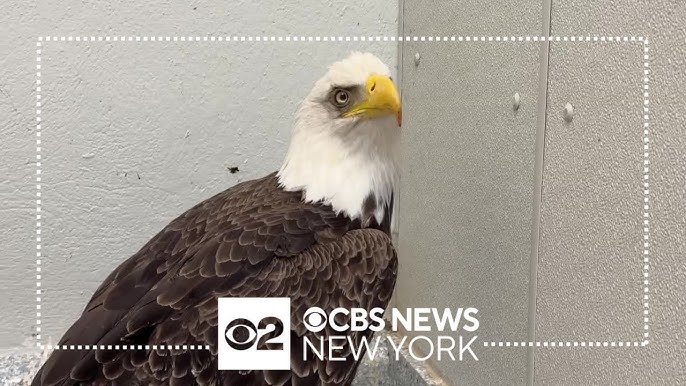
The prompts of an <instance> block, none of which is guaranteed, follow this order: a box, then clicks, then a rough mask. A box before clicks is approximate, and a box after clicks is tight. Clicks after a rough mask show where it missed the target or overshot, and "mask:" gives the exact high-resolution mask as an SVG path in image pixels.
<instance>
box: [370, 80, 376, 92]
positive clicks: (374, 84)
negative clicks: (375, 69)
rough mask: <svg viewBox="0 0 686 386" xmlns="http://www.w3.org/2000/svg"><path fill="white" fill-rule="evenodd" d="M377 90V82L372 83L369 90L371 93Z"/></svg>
mask: <svg viewBox="0 0 686 386" xmlns="http://www.w3.org/2000/svg"><path fill="white" fill-rule="evenodd" d="M375 88H376V82H374V83H372V87H371V88H370V89H369V91H370V92H374V89H375Z"/></svg>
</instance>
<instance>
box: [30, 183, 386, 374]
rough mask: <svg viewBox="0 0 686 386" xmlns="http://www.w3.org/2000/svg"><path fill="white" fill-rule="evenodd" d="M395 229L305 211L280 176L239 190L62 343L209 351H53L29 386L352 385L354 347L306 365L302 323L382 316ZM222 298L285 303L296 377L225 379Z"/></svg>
mask: <svg viewBox="0 0 686 386" xmlns="http://www.w3.org/2000/svg"><path fill="white" fill-rule="evenodd" d="M367 206H370V205H367ZM366 210H367V211H369V212H370V213H371V211H373V210H374V207H373V205H371V206H370V208H366ZM390 212H391V209H390V208H388V210H386V213H387V214H389V213H390ZM389 224H390V216H389V215H387V216H386V219H385V220H384V221H383V223H382V224H377V223H376V222H375V221H374V220H371V221H369V217H367V218H366V219H363V220H351V219H350V218H348V217H346V216H344V215H337V214H336V213H335V212H334V211H332V209H331V207H329V206H327V205H321V204H306V203H303V202H302V193H301V192H286V191H284V190H283V189H281V188H280V187H279V185H278V181H277V178H276V175H275V174H270V175H268V176H266V177H264V178H261V179H257V180H253V181H247V182H244V183H241V184H239V185H236V186H234V187H232V188H230V189H228V190H226V191H224V192H222V193H219V194H218V195H216V196H214V197H212V198H210V199H208V200H206V201H203V202H201V203H200V204H198V205H196V206H195V207H193V208H191V209H190V210H188V211H187V212H185V213H184V214H182V215H181V216H179V217H178V218H177V219H175V220H174V221H172V222H171V223H170V224H169V225H168V226H167V227H165V228H164V229H163V230H162V231H161V232H160V233H158V234H157V235H156V236H155V237H153V238H152V239H151V240H150V241H149V242H148V243H147V244H146V245H145V246H143V248H141V250H140V251H138V252H137V253H136V254H134V255H133V256H131V257H130V258H129V259H128V260H126V261H125V262H123V263H122V264H121V265H120V266H119V267H118V268H117V269H115V270H114V271H113V272H112V273H111V274H110V275H109V277H107V279H105V281H104V282H103V283H102V284H101V285H100V287H99V288H98V289H97V290H96V291H95V293H94V295H93V297H92V299H91V300H90V302H89V303H88V305H87V306H86V308H85V309H84V312H83V314H82V315H81V317H80V318H79V319H78V320H77V321H76V322H75V323H74V324H73V325H72V326H71V328H69V330H68V331H67V332H66V333H65V334H64V336H63V337H62V339H61V340H60V342H59V345H71V344H74V345H79V344H80V345H98V346H99V345H132V344H133V345H165V346H166V345H202V346H205V345H209V346H210V350H204V349H201V350H198V349H195V350H184V349H182V348H181V349H178V350H167V349H165V350H159V349H158V350H152V349H150V350H145V349H142V350H138V349H137V350H114V349H110V350H108V349H105V350H100V349H96V350H56V351H54V352H53V353H52V354H51V355H50V357H49V358H48V360H47V362H46V363H45V364H44V365H43V367H42V368H41V369H40V371H39V372H38V374H37V375H36V377H35V378H34V380H33V384H32V385H34V386H44V385H45V386H47V385H64V386H66V385H294V386H295V385H347V384H349V383H350V382H351V381H352V378H353V377H354V374H355V370H356V368H357V363H356V361H355V360H354V359H353V358H352V355H351V352H350V349H351V348H350V347H347V346H346V347H345V348H344V349H343V354H342V355H347V356H348V360H346V361H341V362H334V361H326V360H324V361H320V360H319V359H317V358H316V357H314V355H309V356H308V358H310V359H309V360H308V361H307V362H304V361H303V360H302V339H303V336H304V335H306V334H309V335H311V336H314V335H315V334H314V333H311V332H309V331H307V330H306V329H305V327H304V325H303V321H302V316H303V314H304V312H305V310H306V309H308V308H309V307H311V306H318V307H321V308H323V309H324V310H326V311H330V310H332V309H333V308H336V307H364V308H366V309H371V308H373V307H382V308H385V307H386V305H387V304H388V301H389V299H390V297H391V293H392V291H393V287H394V285H395V277H396V270H397V259H396V254H395V251H394V249H393V246H392V245H391V240H390V235H389ZM363 225H364V228H363ZM217 297H290V298H291V302H292V311H293V315H292V320H291V332H290V334H291V342H292V343H291V346H292V355H291V370H290V371H243V372H236V371H218V370H217V363H216V359H217V357H216V355H217V342H216V337H217V301H216V298H217ZM329 333H332V331H331V330H329V329H328V327H327V329H324V330H323V331H322V332H320V333H318V334H317V335H321V334H324V335H326V334H329ZM336 334H337V335H340V333H336ZM349 334H350V336H351V338H352V339H353V341H357V342H359V341H360V340H361V339H362V337H363V336H369V335H370V334H369V333H366V332H365V333H349Z"/></svg>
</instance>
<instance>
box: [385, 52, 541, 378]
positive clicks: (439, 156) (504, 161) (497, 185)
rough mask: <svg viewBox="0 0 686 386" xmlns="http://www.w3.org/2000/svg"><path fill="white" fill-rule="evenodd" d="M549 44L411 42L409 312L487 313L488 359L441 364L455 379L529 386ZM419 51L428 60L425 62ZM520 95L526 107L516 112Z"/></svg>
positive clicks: (405, 281) (404, 224)
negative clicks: (541, 90) (541, 87)
mask: <svg viewBox="0 0 686 386" xmlns="http://www.w3.org/2000/svg"><path fill="white" fill-rule="evenodd" d="M539 50H540V48H539V46H538V45H535V44H528V45H527V44H524V43H521V44H504V43H497V44H495V43H490V44H489V43H462V44H460V43H431V44H416V43H411V44H406V45H404V47H403V52H404V57H405V59H404V62H403V82H404V83H403V92H404V94H403V101H404V108H405V116H406V123H405V124H404V127H403V130H404V133H403V143H404V148H405V160H404V174H403V180H402V188H401V190H400V212H401V214H402V215H401V217H400V224H399V243H400V268H399V270H400V274H399V275H400V276H399V279H398V283H399V285H398V290H397V301H398V306H400V307H451V308H456V307H459V306H474V307H477V308H478V309H479V314H478V315H479V317H480V321H481V327H480V329H479V336H480V340H479V341H478V346H477V347H476V352H477V355H479V356H480V357H479V359H480V361H479V362H473V361H466V362H452V361H450V360H447V361H446V360H443V361H441V362H436V363H435V365H436V366H437V368H438V369H439V371H440V372H442V373H443V374H444V375H445V376H446V377H447V378H448V379H450V380H451V381H452V382H454V383H455V384H522V383H524V382H525V379H526V350H507V351H506V350H502V349H497V348H488V349H485V348H484V347H483V346H482V341H483V340H510V339H516V340H526V335H527V309H528V300H527V292H528V284H529V258H530V253H531V249H530V238H531V215H532V203H533V181H534V142H535V133H536V123H535V122H536V118H535V111H536V96H537V95H536V90H537V82H538V56H539ZM414 53H419V54H420V56H421V62H420V64H419V66H418V67H416V66H415V62H414ZM517 92H518V93H519V94H520V95H521V105H522V107H521V108H520V110H519V111H518V112H514V111H513V108H512V96H513V94H515V93H517Z"/></svg>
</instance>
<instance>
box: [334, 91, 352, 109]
mask: <svg viewBox="0 0 686 386" xmlns="http://www.w3.org/2000/svg"><path fill="white" fill-rule="evenodd" d="M331 103H333V105H334V106H336V107H339V108H341V107H346V106H347V105H348V104H350V92H349V91H348V90H344V89H342V88H337V89H334V90H333V94H332V97H331Z"/></svg>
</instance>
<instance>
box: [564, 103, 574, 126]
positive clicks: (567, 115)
mask: <svg viewBox="0 0 686 386" xmlns="http://www.w3.org/2000/svg"><path fill="white" fill-rule="evenodd" d="M572 119H574V106H572V104H571V103H569V102H567V104H566V105H565V110H564V120H565V121H566V122H571V121H572Z"/></svg>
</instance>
